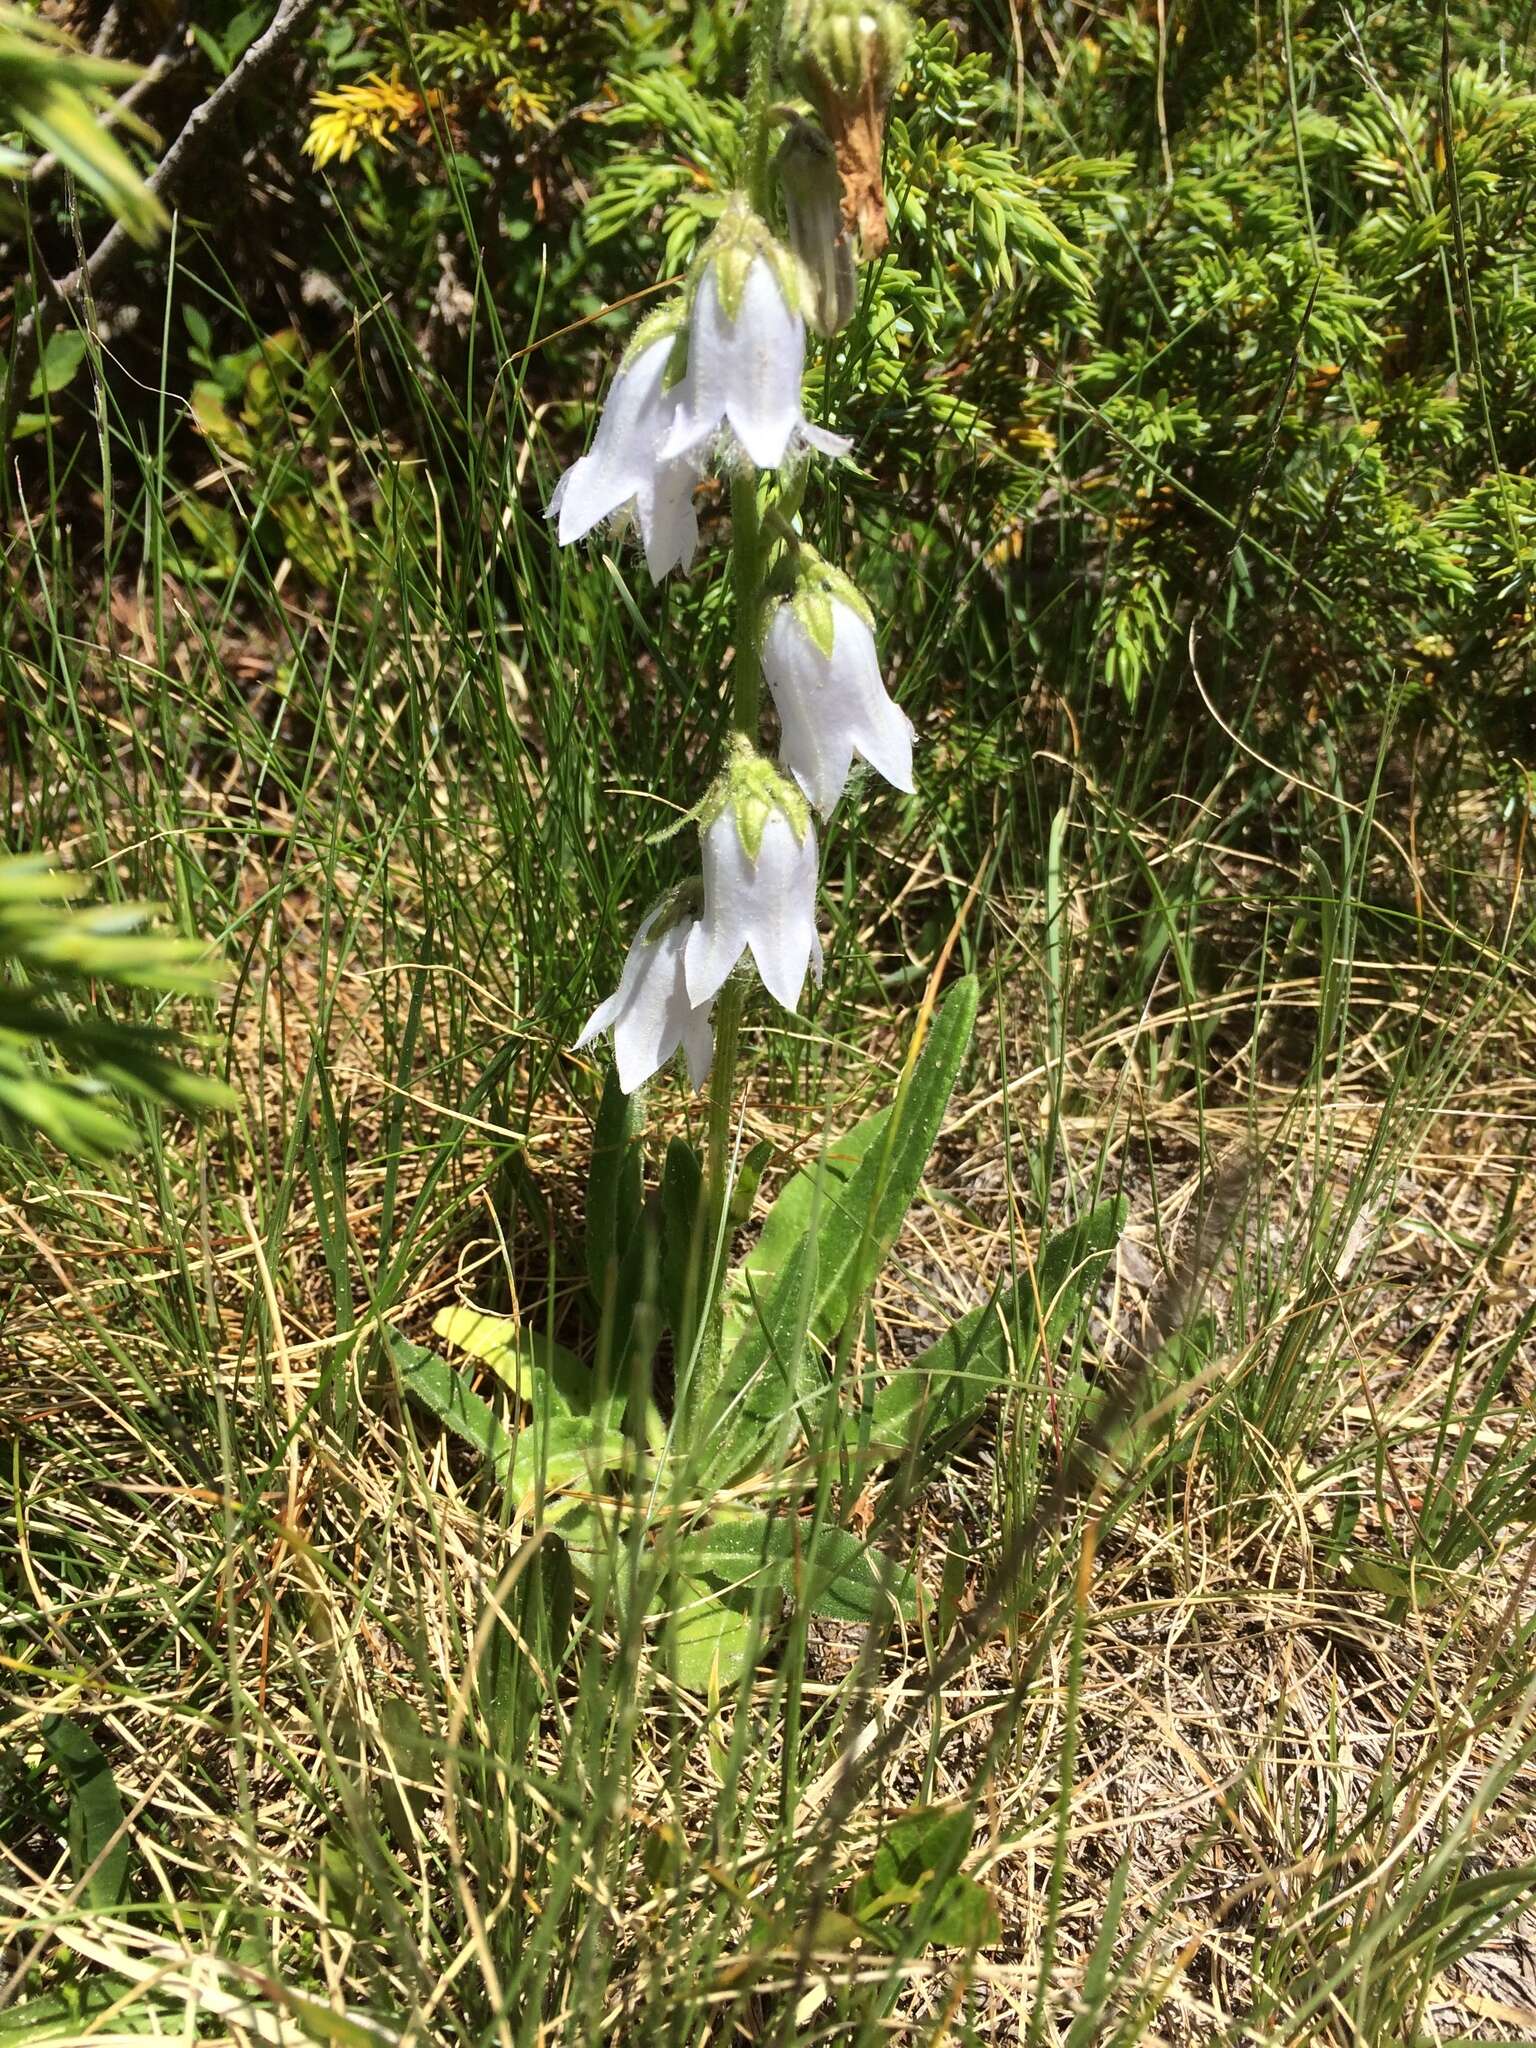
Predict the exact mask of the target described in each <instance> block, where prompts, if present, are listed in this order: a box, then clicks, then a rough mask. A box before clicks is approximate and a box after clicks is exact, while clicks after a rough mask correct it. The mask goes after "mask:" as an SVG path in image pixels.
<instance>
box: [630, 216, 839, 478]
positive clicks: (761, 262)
mask: <svg viewBox="0 0 1536 2048" xmlns="http://www.w3.org/2000/svg"><path fill="white" fill-rule="evenodd" d="M804 372H805V322H804V321H803V320H802V319H801V318H800V315H799V314H798V313H796V312H795V311H794V310H793V309H792V308H791V307H790V306H789V305H787V304H786V302H785V299H784V294H783V292H782V291H781V290H780V289H779V282H778V279H777V277H776V276H775V275H774V270H773V265H772V264H771V263H769V262H768V260H767V258H766V257H763V256H758V257H756V258H754V260H753V262H752V264H751V267H750V268H749V270H748V271H747V275H746V280H745V282H744V283H743V285H742V291H741V302H740V304H739V305H738V307H737V309H736V318H735V319H734V320H730V319H728V318H727V317H726V312H725V308H724V306H723V305H722V304H721V303H720V293H719V288H718V285H717V282H716V275H715V266H714V264H712V263H711V264H710V265H708V267H707V268H706V269H705V271H704V275H703V276H702V277H701V278H700V280H699V285H698V289H697V291H696V292H695V293H694V299H693V313H692V317H691V319H690V321H689V327H688V368H687V371H686V373H685V375H684V377H683V381H682V383H681V385H680V386H679V388H678V400H677V411H676V414H675V416H674V418H673V422H672V426H671V430H670V432H669V433H668V435H667V437H666V439H665V441H664V442H663V443H662V447H661V456H662V459H663V461H666V460H669V459H672V458H677V457H684V456H690V455H695V454H697V453H698V452H699V451H700V450H701V449H703V448H704V447H705V446H706V445H707V443H709V442H710V441H712V440H713V439H714V438H715V436H716V435H717V434H718V433H719V431H720V429H721V427H722V426H727V425H728V426H729V427H730V429H731V431H732V433H733V434H734V435H735V437H736V439H737V441H738V442H739V443H740V444H741V447H742V448H743V450H744V451H745V453H746V454H747V456H748V458H749V459H750V460H751V461H753V462H755V463H756V464H757V466H758V468H759V469H777V468H778V466H779V464H780V463H781V462H782V461H783V460H784V457H785V454H786V452H787V451H788V448H789V444H790V442H791V440H792V439H793V437H794V435H795V434H796V432H797V431H798V429H799V426H800V380H801V378H802V376H803V375H804Z"/></svg>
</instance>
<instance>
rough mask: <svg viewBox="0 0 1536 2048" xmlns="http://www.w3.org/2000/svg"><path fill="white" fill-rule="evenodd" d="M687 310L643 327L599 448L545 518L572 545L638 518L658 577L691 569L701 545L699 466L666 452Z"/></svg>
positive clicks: (600, 429)
mask: <svg viewBox="0 0 1536 2048" xmlns="http://www.w3.org/2000/svg"><path fill="white" fill-rule="evenodd" d="M681 321H682V314H681V309H680V308H679V307H664V308H663V309H662V311H661V312H660V313H658V314H657V315H656V316H655V317H654V318H653V319H651V320H648V321H646V322H645V324H644V325H643V326H642V327H641V329H640V331H639V333H638V334H637V335H636V336H635V339H634V341H633V342H632V343H631V344H630V347H629V349H628V350H627V351H626V353H625V356H624V359H623V361H622V362H621V363H620V365H619V368H618V373H617V375H616V376H615V377H614V380H613V384H612V387H611V389H610V390H609V393H608V400H607V403H606V404H605V405H604V407H603V416H602V418H601V419H600V420H599V421H598V425H597V432H596V434H595V435H594V436H593V438H592V446H591V448H590V449H589V450H588V451H587V453H586V454H585V455H583V456H582V457H581V458H580V460H579V461H577V462H573V463H572V464H571V466H570V468H569V469H568V470H567V471H566V472H565V474H564V476H562V477H561V479H560V481H559V483H557V484H556V486H555V490H554V495H553V497H552V498H551V499H550V501H549V508H548V511H547V513H546V515H545V516H546V517H547V518H550V519H556V520H558V521H559V524H558V526H557V528H556V532H557V533H558V535H559V539H560V545H561V546H562V547H568V546H569V545H570V544H571V542H572V541H576V540H580V539H582V538H583V536H584V535H586V534H588V533H590V532H591V531H592V529H593V527H594V526H598V525H600V524H601V523H602V521H603V520H605V519H613V518H617V517H621V516H624V517H632V518H633V519H634V521H635V523H636V524H637V525H638V526H639V528H640V537H641V540H642V541H643V542H644V544H645V561H646V567H647V568H648V569H649V570H650V572H651V574H652V576H654V577H656V578H657V579H658V580H659V579H660V578H661V577H663V576H665V575H666V573H667V571H668V570H669V569H677V568H681V569H685V570H686V569H687V568H688V567H689V566H690V564H691V563H692V561H693V557H694V552H695V550H696V549H697V547H698V544H699V522H698V518H697V515H696V514H695V512H694V509H693V491H694V486H695V485H696V484H697V482H698V480H699V465H698V463H697V462H696V461H693V460H690V459H689V457H688V456H687V455H686V454H683V455H670V456H669V455H665V454H663V452H662V451H663V444H664V443H665V442H666V441H667V440H668V439H669V437H670V435H671V433H672V429H673V426H674V424H675V422H676V418H677V404H678V394H679V392H680V391H681V389H682V387H681V385H680V384H675V383H669V381H668V372H669V369H670V367H671V363H672V356H673V351H674V349H675V347H676V344H677V336H678V330H679V328H680V326H681Z"/></svg>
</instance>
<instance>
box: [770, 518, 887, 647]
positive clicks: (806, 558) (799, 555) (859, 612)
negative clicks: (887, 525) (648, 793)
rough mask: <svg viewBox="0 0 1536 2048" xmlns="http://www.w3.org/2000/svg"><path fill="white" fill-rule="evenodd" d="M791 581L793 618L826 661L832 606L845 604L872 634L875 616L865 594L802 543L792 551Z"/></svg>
mask: <svg viewBox="0 0 1536 2048" xmlns="http://www.w3.org/2000/svg"><path fill="white" fill-rule="evenodd" d="M794 579H795V580H794V589H793V591H792V593H791V595H790V599H789V602H790V605H791V607H792V608H793V610H794V614H795V617H796V618H797V619H798V620H799V621H800V624H801V625H802V626H803V627H804V628H805V630H806V632H807V633H808V634H809V636H810V638H811V640H812V641H813V642H814V644H815V645H816V646H817V647H818V648H819V649H820V650H821V652H822V654H823V655H824V656H825V657H826V658H827V659H828V660H830V659H831V656H832V641H833V635H834V630H835V626H836V618H835V615H834V613H833V610H832V607H833V606H834V605H835V604H841V605H846V606H847V608H848V610H849V611H851V612H852V613H853V614H854V615H855V617H856V618H860V619H862V620H863V621H864V623H865V625H866V626H868V627H869V629H870V630H871V632H873V630H874V625H875V615H874V613H873V612H872V611H871V610H870V608H869V605H868V604H867V603H866V601H865V598H864V593H863V592H862V591H861V590H860V589H859V587H858V585H857V584H856V583H855V582H854V581H853V579H852V578H851V577H849V576H845V575H844V574H843V572H842V570H841V569H834V568H833V566H832V564H831V563H830V562H828V561H824V560H823V559H822V557H821V556H820V555H818V554H817V552H816V550H815V549H814V548H811V547H807V546H805V545H803V544H802V545H801V546H800V547H798V548H797V549H796V550H795V558H794Z"/></svg>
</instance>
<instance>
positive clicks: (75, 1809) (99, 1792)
mask: <svg viewBox="0 0 1536 2048" xmlns="http://www.w3.org/2000/svg"><path fill="white" fill-rule="evenodd" d="M42 1736H43V1744H44V1747H45V1748H46V1749H47V1751H48V1756H49V1760H50V1762H51V1763H52V1764H53V1766H54V1768H55V1770H57V1771H58V1773H59V1775H60V1776H61V1777H62V1778H63V1780H64V1784H65V1786H66V1788H67V1790H68V1794H69V1836H68V1839H69V1866H70V1869H71V1871H72V1872H73V1873H74V1878H75V1882H76V1884H79V1885H80V1886H81V1897H82V1898H83V1899H84V1901H85V1903H86V1905H88V1906H90V1907H92V1908H93V1909H96V1910H98V1911H99V1910H101V1909H102V1908H104V1907H110V1906H120V1905H121V1904H122V1902H123V1900H124V1898H125V1897H126V1896H127V1892H128V1859H129V1855H130V1853H131V1844H130V1842H129V1839H128V1830H127V1827H126V1825H125V1817H124V1813H123V1801H122V1795H121V1793H120V1792H119V1791H118V1789H117V1780H116V1779H115V1778H114V1777H113V1775H112V1767H111V1765H110V1764H109V1763H108V1762H107V1760H106V1758H105V1757H104V1756H103V1755H102V1753H101V1751H100V1749H98V1748H97V1746H96V1744H95V1742H93V1741H92V1739H91V1737H90V1736H89V1735H87V1734H86V1732H85V1730H84V1729H83V1728H82V1727H81V1726H80V1725H79V1724H78V1722H75V1721H70V1720H66V1719H65V1717H64V1716H63V1715H62V1714H50V1715H49V1716H48V1717H47V1719H46V1720H45V1721H44V1722H43V1724H42Z"/></svg>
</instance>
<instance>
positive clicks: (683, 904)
mask: <svg viewBox="0 0 1536 2048" xmlns="http://www.w3.org/2000/svg"><path fill="white" fill-rule="evenodd" d="M697 907H698V902H697V894H696V885H695V891H694V892H689V891H678V892H676V893H675V894H674V895H672V896H670V897H664V898H663V899H662V901H661V902H660V903H658V904H657V905H656V906H655V907H654V909H652V910H651V911H649V912H648V913H647V915H646V917H645V919H644V921H643V922H642V923H641V926H640V929H639V931H637V932H636V934H635V938H634V943H633V944H632V945H631V947H630V949H629V957H628V958H627V959H626V960H625V962H624V971H623V973H622V974H621V975H620V976H619V985H618V987H617V989H615V991H614V992H613V994H612V995H611V996H609V997H608V999H607V1001H606V1002H602V1003H599V1004H598V1006H597V1008H596V1009H595V1010H594V1011H593V1012H592V1014H591V1016H590V1017H589V1018H588V1019H587V1021H586V1023H585V1025H584V1026H583V1027H582V1033H581V1036H580V1038H578V1039H577V1041H576V1046H575V1050H576V1051H577V1052H580V1051H581V1049H582V1047H583V1046H586V1045H590V1044H591V1042H592V1040H593V1039H594V1038H596V1037H597V1036H598V1035H599V1034H600V1033H602V1032H604V1031H611V1032H612V1033H613V1054H614V1061H615V1063H616V1065H617V1067H618V1070H619V1086H620V1087H621V1088H622V1089H623V1091H624V1093H625V1094H626V1095H633V1094H634V1092H635V1090H636V1089H637V1088H640V1087H643V1086H644V1084H645V1083H646V1082H647V1081H649V1080H650V1079H651V1077H652V1075H653V1074H659V1073H660V1072H661V1070H662V1068H663V1067H664V1066H665V1065H666V1064H667V1062H668V1061H669V1060H670V1059H671V1058H672V1055H673V1054H674V1053H675V1052H676V1051H677V1049H678V1047H679V1046H681V1047H682V1050H683V1056H684V1058H685V1059H686V1060H687V1062H688V1079H689V1081H690V1082H691V1083H692V1085H693V1086H694V1087H695V1088H702V1087H703V1085H704V1082H705V1080H706V1078H707V1077H708V1074H709V1068H710V1062H711V1061H712V1060H713V1058H714V1054H715V1033H714V1026H713V1023H712V1022H711V1014H710V1013H711V1011H712V1010H713V1008H714V1002H713V999H712V998H707V999H706V1000H705V1001H704V1002H702V1003H695V1002H693V1001H692V1000H691V999H690V997H689V994H688V987H687V982H686V979H685V977H684V973H683V955H684V952H685V951H686V948H687V945H688V941H689V939H690V938H691V937H692V936H693V934H694V932H695V931H696V930H697V929H698V926H697V924H696V922H695V913H696V911H697Z"/></svg>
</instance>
